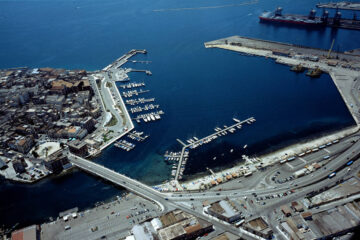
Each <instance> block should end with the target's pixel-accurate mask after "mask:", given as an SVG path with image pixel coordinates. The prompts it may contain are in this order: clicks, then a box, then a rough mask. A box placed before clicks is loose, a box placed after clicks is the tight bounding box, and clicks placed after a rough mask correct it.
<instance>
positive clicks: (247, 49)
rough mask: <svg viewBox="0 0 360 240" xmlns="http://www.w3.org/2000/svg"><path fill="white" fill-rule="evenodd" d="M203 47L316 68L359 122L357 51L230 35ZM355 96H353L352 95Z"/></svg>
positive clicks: (358, 63) (359, 63)
mask: <svg viewBox="0 0 360 240" xmlns="http://www.w3.org/2000/svg"><path fill="white" fill-rule="evenodd" d="M205 47H206V48H222V49H226V50H231V51H236V52H240V53H245V54H248V55H254V56H261V57H266V58H272V59H275V61H276V62H277V63H281V64H286V65H290V66H299V65H300V66H302V67H304V68H308V69H317V68H318V69H320V70H321V71H322V72H325V73H328V74H329V75H330V76H331V78H332V79H333V81H334V83H335V85H336V87H337V88H338V90H339V92H340V94H341V96H342V97H343V99H344V101H345V103H346V105H347V107H348V109H349V111H350V112H351V114H352V116H353V118H354V120H355V122H356V123H357V124H359V123H360V113H359V109H360V105H359V104H358V102H357V101H356V100H355V99H356V98H358V96H357V95H358V93H356V92H353V89H358V88H359V87H358V85H359V83H358V81H357V79H359V70H360V55H359V54H358V53H357V51H349V52H337V51H332V49H331V48H330V49H329V50H325V49H318V48H310V47H306V46H299V45H295V44H289V43H280V42H274V41H267V40H260V39H253V38H248V37H240V36H232V37H228V38H224V39H220V40H216V41H211V42H206V43H205ZM354 94H355V95H354Z"/></svg>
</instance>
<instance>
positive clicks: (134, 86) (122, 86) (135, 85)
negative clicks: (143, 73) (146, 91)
mask: <svg viewBox="0 0 360 240" xmlns="http://www.w3.org/2000/svg"><path fill="white" fill-rule="evenodd" d="M119 87H121V88H123V89H126V88H128V89H130V88H137V87H145V83H144V82H139V83H128V84H122V85H120V86H119Z"/></svg>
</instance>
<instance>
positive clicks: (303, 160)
mask: <svg viewBox="0 0 360 240" xmlns="http://www.w3.org/2000/svg"><path fill="white" fill-rule="evenodd" d="M299 159H300V160H301V161H302V162H303V163H307V162H306V161H305V159H303V158H301V157H299Z"/></svg>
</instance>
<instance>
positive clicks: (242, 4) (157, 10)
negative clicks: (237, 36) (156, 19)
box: [153, 0, 259, 12]
mask: <svg viewBox="0 0 360 240" xmlns="http://www.w3.org/2000/svg"><path fill="white" fill-rule="evenodd" d="M258 2H259V0H253V1H248V2H242V3H236V4H227V5H218V6H205V7H189V8H164V9H154V10H153V12H167V11H187V10H203V9H216V8H226V7H239V6H245V5H252V4H257V3H258Z"/></svg>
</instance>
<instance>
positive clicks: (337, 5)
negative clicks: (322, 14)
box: [316, 1, 360, 11]
mask: <svg viewBox="0 0 360 240" xmlns="http://www.w3.org/2000/svg"><path fill="white" fill-rule="evenodd" d="M316 7H317V8H333V9H343V10H353V11H360V3H356V2H354V3H352V2H347V1H343V2H329V3H318V4H316Z"/></svg>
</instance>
